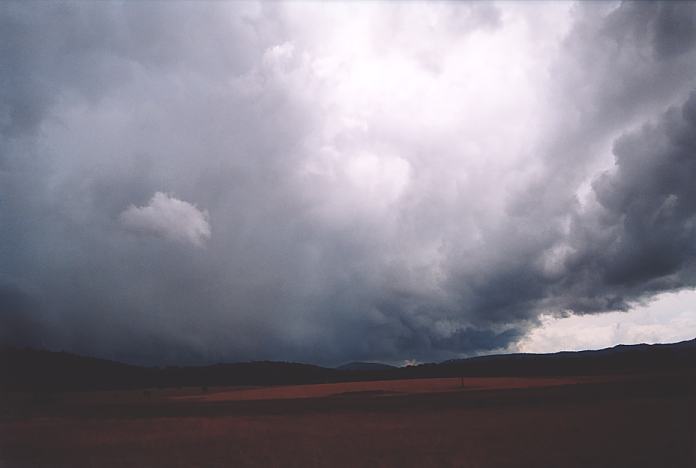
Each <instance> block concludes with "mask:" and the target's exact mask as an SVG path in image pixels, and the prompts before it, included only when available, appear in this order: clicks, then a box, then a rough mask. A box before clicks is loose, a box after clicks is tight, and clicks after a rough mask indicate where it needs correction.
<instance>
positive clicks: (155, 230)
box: [119, 192, 210, 247]
mask: <svg viewBox="0 0 696 468" xmlns="http://www.w3.org/2000/svg"><path fill="white" fill-rule="evenodd" d="M208 219H209V215H208V212H207V211H206V210H203V211H201V210H199V209H198V208H197V207H196V205H193V204H191V203H188V202H186V201H182V200H179V199H177V198H175V197H173V196H171V195H169V194H166V193H162V192H156V193H155V194H154V195H153V196H152V198H151V199H150V201H149V202H148V204H147V205H145V206H135V205H131V206H129V207H128V208H126V209H125V210H124V211H123V212H122V213H121V215H120V216H119V220H120V222H121V224H122V225H123V226H124V227H126V228H127V229H129V230H132V231H135V232H139V233H144V234H151V235H155V236H159V237H162V238H166V239H171V240H175V241H179V242H186V243H190V244H193V245H195V246H198V247H200V246H202V245H203V244H204V243H205V241H207V240H208V239H209V238H210V223H209V222H208Z"/></svg>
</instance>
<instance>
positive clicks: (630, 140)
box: [0, 2, 696, 364]
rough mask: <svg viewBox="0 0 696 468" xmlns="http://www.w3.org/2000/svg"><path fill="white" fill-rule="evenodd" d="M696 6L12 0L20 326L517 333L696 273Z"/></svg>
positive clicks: (373, 352)
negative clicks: (15, 0) (549, 318)
mask: <svg viewBox="0 0 696 468" xmlns="http://www.w3.org/2000/svg"><path fill="white" fill-rule="evenodd" d="M694 31H696V5H695V4H693V3H687V2H668V3H647V2H631V3H609V2H607V3H604V2H601V3H594V2H592V3H581V4H572V3H559V4H550V3H540V4H534V3H526V2H524V3H519V4H518V3H501V4H495V3H468V2H467V3H445V2H443V3H418V2H404V3H379V2H368V3H331V4H327V5H324V4H318V3H313V2H312V3H301V2H291V3H287V4H283V3H244V2H233V3H220V2H215V3H210V4H208V3H202V2H195V3H183V2H177V3H172V4H169V3H167V4H165V3H133V2H124V3H116V2H113V3H111V2H109V3H103V2H100V3H98V4H87V3H83V2H80V3H63V2H61V3H31V4H21V3H12V2H6V3H3V4H2V5H1V6H0V70H2V72H1V74H0V339H1V340H2V342H4V343H11V344H18V345H28V346H41V347H47V348H49V349H64V350H69V351H73V352H81V353H86V354H91V355H97V356H102V357H109V358H114V359H121V360H127V361H131V362H140V363H194V362H214V361H222V360H224V361H234V360H247V359H283V360H300V361H307V362H315V363H321V364H336V363H340V362H343V361H347V360H384V361H389V362H398V361H401V360H404V359H416V360H431V359H446V358H453V357H459V356H465V355H470V354H476V353H480V352H486V351H491V350H502V349H508V348H509V347H511V346H513V345H514V344H515V343H517V342H518V341H519V340H521V339H523V337H524V336H525V335H527V334H528V333H529V332H530V330H533V329H534V327H536V326H538V325H539V323H540V321H539V317H541V316H542V315H549V314H551V315H558V316H563V315H568V314H591V313H602V312H608V311H616V310H625V311H628V313H630V310H631V308H633V307H634V306H635V305H637V304H640V303H642V302H644V301H646V300H649V299H650V298H651V297H653V296H655V295H656V294H659V293H662V292H665V291H676V290H681V289H687V288H694V287H696V184H695V183H694V182H693V181H694V180H696V91H695V90H696V34H695V33H694Z"/></svg>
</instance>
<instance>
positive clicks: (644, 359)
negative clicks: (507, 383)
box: [0, 340, 696, 391]
mask: <svg viewBox="0 0 696 468" xmlns="http://www.w3.org/2000/svg"><path fill="white" fill-rule="evenodd" d="M678 369H696V340H690V341H684V342H681V343H674V344H658V345H645V344H642V345H620V346H616V347H613V348H608V349H602V350H596V351H578V352H560V353H553V354H503V355H490V356H481V357H474V358H468V359H461V360H451V361H445V362H442V363H432V364H421V365H417V366H409V367H401V368H398V367H392V366H388V365H386V364H378V363H362V362H356V363H350V364H346V365H344V366H341V367H340V368H338V369H331V368H326V367H320V366H315V365H310V364H299V363H292V362H272V361H262V362H244V363H232V364H215V365H209V366H190V367H165V368H157V367H141V366H133V365H128V364H122V363H119V362H114V361H109V360H104V359H97V358H92V357H84V356H78V355H74V354H70V353H64V352H51V351H43V350H34V349H19V348H2V349H0V389H3V390H40V391H67V390H106V389H125V388H148V387H184V386H201V387H204V386H205V387H207V386H232V385H281V384H308V383H323V382H347V381H360V380H381V379H410V378H431V377H464V376H466V377H495V376H520V377H525V376H528V377H529V376H566V375H600V374H617V373H618V374H625V373H645V372H661V371H670V370H678Z"/></svg>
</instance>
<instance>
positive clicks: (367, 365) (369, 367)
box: [336, 361, 397, 371]
mask: <svg viewBox="0 0 696 468" xmlns="http://www.w3.org/2000/svg"><path fill="white" fill-rule="evenodd" d="M336 369H339V370H345V371H381V370H390V369H397V367H396V366H390V365H389V364H383V363H381V362H361V361H355V362H349V363H347V364H343V365H342V366H338V367H336Z"/></svg>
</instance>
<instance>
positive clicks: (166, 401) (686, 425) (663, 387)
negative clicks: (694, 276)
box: [0, 372, 696, 468]
mask: <svg viewBox="0 0 696 468" xmlns="http://www.w3.org/2000/svg"><path fill="white" fill-rule="evenodd" d="M2 398H3V405H2V413H0V414H1V415H2V416H1V419H0V466H2V467H31V466H40V467H48V466H60V467H120V466H138V467H160V466H161V467H189V466H197V467H222V466H235V467H236V466H296V467H312V466H329V467H335V466H366V467H368V466H369V467H374V466H398V467H409V466H413V467H416V466H417V467H447V466H460V467H527V466H529V467H545V466H549V467H612V468H614V467H693V466H696V465H695V464H694V463H695V460H696V430H695V426H694V422H695V421H696V405H695V398H696V395H695V394H694V377H693V375H690V374H688V373H683V372H682V373H665V374H650V375H633V376H604V377H572V378H569V377H562V378H560V377H559V378H464V379H459V378H454V379H420V380H397V381H375V382H351V383H332V384H319V385H297V386H278V387H260V388H248V387H242V388H229V387H228V388H211V389H202V388H183V389H168V390H158V389H152V390H150V391H149V392H147V393H146V392H143V391H142V390H139V391H119V392H89V393H77V392H75V393H66V394H63V395H37V394H20V393H13V394H9V393H8V394H5V395H2Z"/></svg>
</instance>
